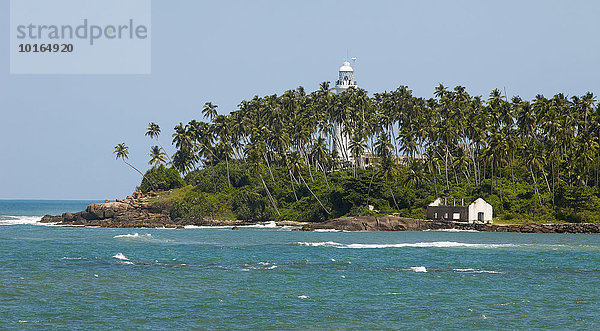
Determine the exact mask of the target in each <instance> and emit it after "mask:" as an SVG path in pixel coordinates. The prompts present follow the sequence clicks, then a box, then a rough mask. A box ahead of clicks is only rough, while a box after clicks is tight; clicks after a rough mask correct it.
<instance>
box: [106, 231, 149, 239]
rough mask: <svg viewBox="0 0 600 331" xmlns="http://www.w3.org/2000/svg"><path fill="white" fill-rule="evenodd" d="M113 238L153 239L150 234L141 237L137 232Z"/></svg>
mask: <svg viewBox="0 0 600 331" xmlns="http://www.w3.org/2000/svg"><path fill="white" fill-rule="evenodd" d="M113 238H129V239H136V238H152V235H151V234H149V233H146V234H142V235H140V234H139V233H137V232H136V233H134V234H120V235H118V236H114V237H113Z"/></svg>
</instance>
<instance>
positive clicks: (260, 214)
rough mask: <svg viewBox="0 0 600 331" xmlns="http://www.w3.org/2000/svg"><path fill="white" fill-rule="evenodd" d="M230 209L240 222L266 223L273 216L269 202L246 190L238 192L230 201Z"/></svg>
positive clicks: (256, 193)
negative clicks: (254, 221)
mask: <svg viewBox="0 0 600 331" xmlns="http://www.w3.org/2000/svg"><path fill="white" fill-rule="evenodd" d="M231 207H232V209H233V213H234V215H235V217H236V218H237V219H241V220H256V221H266V220H271V219H273V216H274V213H273V210H272V207H271V205H270V202H269V200H268V199H267V198H265V197H263V196H261V195H260V194H259V193H258V192H255V191H251V190H248V189H240V190H238V192H237V193H236V194H235V195H234V196H233V199H232V200H231Z"/></svg>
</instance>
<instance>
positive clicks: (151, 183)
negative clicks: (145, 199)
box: [123, 159, 156, 191]
mask: <svg viewBox="0 0 600 331" xmlns="http://www.w3.org/2000/svg"><path fill="white" fill-rule="evenodd" d="M123 162H125V164H126V165H128V166H130V167H131V168H133V170H135V171H137V172H138V173H139V174H140V175H142V180H144V178H146V179H147V180H148V183H150V186H152V189H153V190H155V191H156V186H154V183H153V182H152V181H151V180H150V178H147V177H146V175H145V174H143V173H142V172H141V171H139V170H138V168H136V167H134V166H133V165H131V164H130V163H129V162H127V161H125V159H123Z"/></svg>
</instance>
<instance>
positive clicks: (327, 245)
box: [296, 241, 343, 247]
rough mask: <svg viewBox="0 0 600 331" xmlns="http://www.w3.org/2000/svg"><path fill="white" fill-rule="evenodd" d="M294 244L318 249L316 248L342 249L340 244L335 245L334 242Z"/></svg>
mask: <svg viewBox="0 0 600 331" xmlns="http://www.w3.org/2000/svg"><path fill="white" fill-rule="evenodd" d="M296 244H298V245H301V246H313V247H318V246H325V247H342V246H343V245H342V244H340V243H336V242H334V241H322V242H314V243H313V242H301V241H300V242H297V243H296Z"/></svg>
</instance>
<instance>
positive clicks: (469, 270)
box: [0, 201, 600, 329]
mask: <svg viewBox="0 0 600 331" xmlns="http://www.w3.org/2000/svg"><path fill="white" fill-rule="evenodd" d="M9 203H12V205H11V206H8V204H9ZM78 203H79V204H78ZM87 203H88V202H70V205H68V206H67V208H66V210H69V211H77V210H81V209H83V208H84V207H85V205H86V204H87ZM40 204H44V206H43V207H41V206H39V205H37V204H36V203H35V202H31V201H29V202H6V201H0V211H1V212H0V215H3V216H0V219H4V220H5V221H4V222H3V221H0V224H12V225H0V329H24V328H34V329H48V328H51V329H59V328H60V329H64V328H66V329H107V328H115V327H117V328H125V329H167V328H174V329H193V328H201V329H206V328H208V329H230V328H234V329H258V328H261V329H265V328H266V329H307V328H308V329H324V328H326V329H337V328H341V329H448V328H462V327H466V328H475V329H533V328H537V329H600V322H599V317H600V237H599V236H595V235H546V234H514V233H472V232H433V231H432V232H359V233H346V232H313V233H306V232H297V231H290V230H291V228H272V227H261V228H241V229H240V230H239V231H232V230H230V229H228V228H212V229H205V228H192V229H181V230H166V229H105V228H79V227H56V226H42V225H35V224H30V223H32V220H35V219H33V218H32V217H36V216H41V215H43V214H45V213H46V211H45V210H44V208H46V210H48V211H53V210H56V209H57V208H58V209H60V208H64V207H65V202H61V201H56V202H52V203H49V202H40ZM17 211H19V213H20V214H25V215H18V214H19V213H17ZM60 211H61V212H62V211H65V209H61V210H60ZM55 213H56V212H55ZM7 216H11V217H7ZM18 216H28V217H29V218H27V217H21V218H19V217H18ZM20 219H22V220H23V221H22V222H21V221H19V220H20ZM20 222H21V223H29V224H17V223H20Z"/></svg>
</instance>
